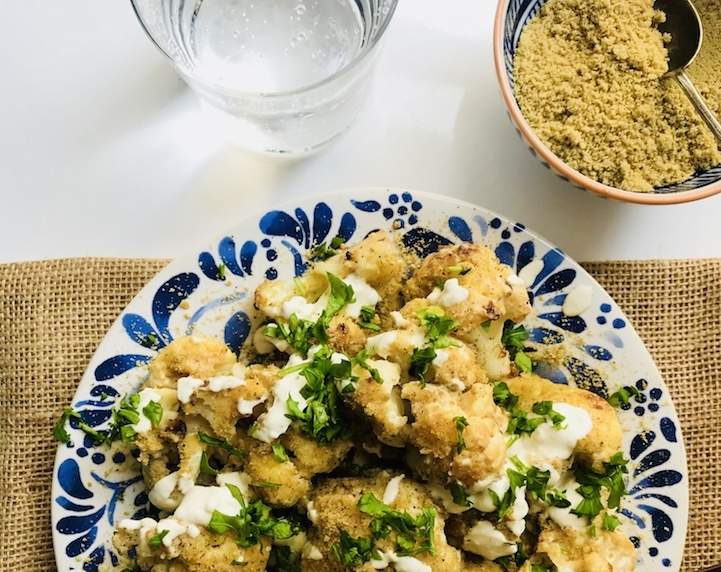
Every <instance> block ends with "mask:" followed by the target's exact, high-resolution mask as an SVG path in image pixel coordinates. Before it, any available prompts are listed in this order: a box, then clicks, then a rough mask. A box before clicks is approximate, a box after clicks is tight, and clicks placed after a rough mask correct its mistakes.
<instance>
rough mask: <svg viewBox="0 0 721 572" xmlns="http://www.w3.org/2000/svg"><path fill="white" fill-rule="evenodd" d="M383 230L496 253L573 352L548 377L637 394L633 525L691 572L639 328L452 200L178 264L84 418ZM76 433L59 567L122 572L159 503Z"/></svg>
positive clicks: (221, 245)
mask: <svg viewBox="0 0 721 572" xmlns="http://www.w3.org/2000/svg"><path fill="white" fill-rule="evenodd" d="M376 229H388V230H391V229H393V230H396V231H398V232H399V233H400V234H401V239H402V241H403V243H404V244H405V245H406V246H407V247H408V248H410V249H412V250H414V251H415V252H417V253H418V254H419V255H420V256H426V255H428V254H429V253H430V252H433V251H435V250H437V249H438V248H440V247H441V246H444V245H447V244H452V243H458V242H483V243H485V244H487V245H488V246H489V247H491V248H492V249H493V250H494V251H495V253H496V255H497V256H498V257H499V259H500V260H502V261H503V262H504V263H505V264H508V265H509V266H511V267H512V268H513V269H514V270H515V271H516V272H517V273H520V274H526V279H527V280H528V282H529V283H530V286H529V288H528V291H529V296H530V298H531V300H532V302H533V306H534V310H535V316H534V317H533V318H530V319H529V320H528V321H527V324H528V326H529V328H530V332H531V340H530V343H531V344H532V345H535V346H536V347H537V348H539V349H541V348H542V347H543V346H552V345H555V344H560V343H563V342H565V341H567V340H569V341H570V340H572V341H573V343H571V344H567V347H569V348H571V349H569V350H568V351H566V352H565V357H564V358H563V360H562V361H561V363H558V364H555V365H553V366H549V365H545V364H543V365H542V366H541V367H540V368H539V373H540V374H541V375H543V376H544V377H547V378H549V379H551V380H552V381H554V382H556V383H564V384H571V385H575V386H580V387H584V388H586V389H589V390H591V391H594V392H595V393H597V394H599V395H602V396H604V397H607V396H608V395H609V393H611V392H612V391H615V389H617V388H618V387H620V386H624V385H633V386H635V387H636V388H637V389H638V395H637V396H635V397H634V398H633V401H632V403H631V405H629V406H628V407H627V408H626V409H625V410H622V411H621V412H620V418H621V422H622V425H623V427H624V430H625V435H624V453H625V455H626V456H627V457H629V458H630V459H631V464H630V474H629V483H628V488H629V496H628V497H627V498H626V500H625V504H624V506H623V509H622V513H623V515H625V516H626V517H627V522H626V523H625V525H624V526H625V527H626V529H625V530H626V531H627V532H628V534H629V537H630V538H631V540H632V541H633V542H634V543H635V544H636V546H637V547H638V549H639V551H638V554H639V568H638V569H639V570H640V571H651V570H658V569H660V568H664V569H669V570H678V568H679V566H680V562H681V556H682V553H683V543H684V538H685V530H686V521H687V513H688V489H687V487H688V485H687V477H686V475H687V470H686V457H685V452H684V448H683V443H682V439H681V434H680V429H679V424H678V417H677V415H676V413H675V411H674V408H673V405H672V403H671V401H670V398H669V396H668V390H667V389H666V386H665V385H664V383H663V381H662V380H661V377H660V375H659V373H658V371H657V369H656V367H655V366H654V364H653V361H652V359H651V357H650V356H649V354H648V352H647V351H646V350H645V348H644V347H643V344H642V343H641V341H640V339H639V338H638V336H637V335H636V333H635V332H634V331H633V328H632V327H631V326H630V325H629V323H628V320H627V319H626V318H625V317H624V316H623V314H622V312H621V311H620V309H619V308H618V307H617V306H616V305H615V303H614V302H613V301H612V300H611V299H610V297H609V296H608V294H606V293H605V292H604V290H603V289H602V288H601V287H600V286H599V285H598V284H597V283H596V282H594V281H593V279H592V278H591V277H590V276H589V275H588V274H587V273H586V272H585V271H584V270H583V269H582V268H581V267H580V266H579V265H578V264H576V263H575V262H574V261H573V260H571V259H570V258H568V257H567V256H566V255H565V254H564V253H563V252H562V251H561V250H559V249H558V248H555V247H553V246H550V245H549V244H548V243H547V242H545V241H544V240H543V239H541V238H539V237H538V236H536V235H534V234H533V233H531V232H530V231H528V230H527V229H526V228H525V226H524V225H522V224H520V223H516V222H510V221H508V220H506V219H504V218H502V217H500V216H497V215H495V214H493V213H491V212H488V211H486V210H484V209H481V208H479V207H476V206H474V205H470V204H466V203H460V202H457V201H453V200H450V199H447V198H444V197H441V196H437V195H429V194H423V193H415V192H409V191H397V192H396V191H383V190H367V191H355V192H347V193H337V194H334V195H330V196H328V197H326V198H324V199H323V200H311V199H307V200H303V201H299V203H298V205H293V207H292V208H287V209H284V210H272V211H269V212H267V213H265V214H263V215H262V216H261V217H259V218H258V219H257V220H251V221H246V223H244V224H240V225H238V227H237V229H236V230H235V232H233V233H231V234H228V235H225V236H222V237H220V238H219V239H218V240H217V241H215V242H214V243H213V244H212V245H211V246H210V247H209V248H206V249H203V250H201V251H200V252H199V254H197V255H196V256H191V257H189V258H185V259H179V260H177V261H175V262H173V263H171V264H170V265H169V266H168V267H167V268H165V269H164V270H163V271H161V272H160V274H159V275H158V276H156V277H155V278H154V279H153V280H152V281H151V282H150V283H149V284H148V285H147V286H146V287H145V288H144V289H143V290H142V291H141V292H140V293H139V294H138V296H136V298H135V299H134V300H133V301H132V302H131V303H130V305H129V306H128V307H127V308H126V309H125V311H124V312H123V313H122V314H121V316H120V317H119V319H118V320H117V321H116V323H115V324H114V325H113V326H112V328H111V330H110V331H109V332H108V334H107V336H106V338H105V339H104V340H103V342H102V343H101V344H100V346H99V348H98V350H97V351H96V353H95V355H94V356H93V358H92V360H91V363H90V365H89V367H88V370H87V371H86V373H85V375H84V376H83V379H82V381H81V383H80V385H79V388H78V392H77V394H76V396H75V399H74V400H73V406H74V407H75V408H76V409H77V410H78V411H79V412H80V415H81V417H82V419H83V421H85V422H86V423H88V424H89V425H90V426H92V427H95V428H98V429H101V430H102V429H103V428H104V427H105V426H106V424H107V423H108V422H109V420H110V417H111V411H112V408H113V407H114V406H115V404H116V402H117V401H118V400H119V399H120V397H121V396H122V395H123V394H124V393H125V392H127V391H129V390H130V389H133V388H135V387H137V386H138V385H139V384H140V383H141V382H142V379H143V377H142V375H143V369H142V367H136V366H142V365H143V364H146V363H147V362H148V361H149V360H150V359H152V358H153V356H154V355H155V354H156V353H157V352H158V351H159V350H160V349H162V348H163V347H165V346H166V345H167V344H169V343H170V342H171V341H172V340H173V339H174V338H175V337H177V336H180V335H185V334H191V333H193V332H200V333H203V334H205V335H213V336H216V337H218V338H220V339H223V340H224V341H225V343H226V344H227V345H228V347H230V348H231V349H233V350H234V351H235V352H238V351H240V349H241V347H242V346H243V344H244V343H246V341H247V340H248V337H249V334H250V332H251V329H252V323H253V318H252V316H253V311H252V296H251V295H249V294H250V293H252V291H253V289H254V288H255V287H256V286H257V284H259V283H260V282H261V281H262V280H263V279H265V278H268V279H275V278H278V277H286V278H287V277H291V276H297V275H300V274H302V273H303V272H304V271H305V269H306V267H307V256H306V255H307V252H308V250H309V249H311V248H313V247H314V246H316V245H318V244H321V243H323V242H325V241H329V240H331V239H332V238H334V237H335V236H340V237H342V238H343V239H344V240H360V239H361V238H363V237H364V236H366V235H367V234H368V233H369V232H372V231H373V230H376ZM579 285H587V287H590V288H591V291H592V300H591V303H590V306H589V307H588V308H587V309H586V310H584V311H583V312H581V314H580V315H572V316H569V315H566V314H565V313H564V302H565V300H566V297H567V296H568V295H569V293H570V292H571V291H572V290H573V289H574V288H576V287H578V286H579ZM71 434H72V441H71V443H69V444H67V445H61V446H60V447H59V449H58V454H57V459H56V464H55V469H54V479H53V490H52V498H53V505H52V524H53V532H54V543H55V553H56V560H57V565H58V569H59V570H61V571H66V570H83V571H85V572H96V571H97V570H99V569H100V568H99V567H100V566H101V565H105V564H107V563H110V564H115V563H116V562H117V555H116V554H115V553H114V551H113V547H112V543H111V542H110V539H111V536H112V529H113V526H114V524H115V523H116V522H117V521H118V520H120V519H121V518H127V517H131V518H139V517H142V516H143V515H145V514H146V511H147V510H148V498H147V494H146V492H145V490H144V487H143V483H142V479H141V477H140V475H139V473H138V471H137V467H135V466H134V465H133V461H132V459H130V458H129V457H130V456H129V455H128V451H127V450H124V449H122V447H120V446H118V445H116V446H113V448H111V449H108V448H105V447H95V446H94V445H93V442H92V440H91V439H89V438H88V437H86V436H84V435H83V434H82V432H80V431H79V430H78V429H77V424H76V423H75V421H72V422H71Z"/></svg>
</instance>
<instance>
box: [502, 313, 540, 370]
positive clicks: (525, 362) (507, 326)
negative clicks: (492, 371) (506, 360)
mask: <svg viewBox="0 0 721 572" xmlns="http://www.w3.org/2000/svg"><path fill="white" fill-rule="evenodd" d="M528 338H529V334H528V330H526V328H525V327H524V326H523V325H520V324H519V325H515V324H514V323H513V322H511V321H510V320H507V321H506V322H505V323H504V324H503V334H502V335H501V343H502V344H503V346H504V347H505V348H506V350H507V351H508V355H510V356H511V359H512V360H513V363H515V364H516V367H517V368H518V369H519V370H520V371H522V372H525V373H530V372H532V371H533V360H531V358H530V356H529V355H528V354H527V353H526V352H525V342H526V340H528Z"/></svg>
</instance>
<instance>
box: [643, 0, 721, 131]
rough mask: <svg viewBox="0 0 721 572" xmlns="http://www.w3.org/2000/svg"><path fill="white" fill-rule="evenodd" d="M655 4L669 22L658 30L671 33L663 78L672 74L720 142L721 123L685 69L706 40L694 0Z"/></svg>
mask: <svg viewBox="0 0 721 572" xmlns="http://www.w3.org/2000/svg"><path fill="white" fill-rule="evenodd" d="M654 7H655V8H658V9H659V10H661V11H662V12H664V13H665V14H666V21H665V22H663V23H662V24H659V27H658V28H659V30H660V31H661V32H663V33H668V34H669V35H670V36H671V41H670V43H669V44H668V45H667V46H666V49H667V50H668V72H666V74H665V76H664V77H673V78H675V79H676V81H678V83H679V85H680V86H681V89H683V91H684V93H685V94H686V96H687V97H688V98H689V99H690V100H691V103H693V106H694V107H695V108H696V111H698V112H699V114H700V115H701V117H702V118H703V120H704V121H705V122H706V125H708V128H709V129H710V130H711V131H712V133H713V134H714V135H715V136H716V139H717V140H718V142H719V143H721V123H719V120H718V119H717V118H716V115H715V114H714V112H713V111H711V109H709V107H708V105H707V104H706V101H705V100H704V98H703V97H702V96H701V94H700V93H699V92H698V90H697V89H696V87H695V86H694V85H693V82H692V81H691V78H690V77H689V76H688V74H687V73H686V71H685V70H686V68H688V66H690V65H691V63H693V61H694V59H696V56H697V55H698V53H699V51H700V50H701V42H703V25H702V24H701V18H700V17H699V15H698V11H697V10H696V8H695V7H694V5H693V4H692V3H691V0H656V3H655V6H654Z"/></svg>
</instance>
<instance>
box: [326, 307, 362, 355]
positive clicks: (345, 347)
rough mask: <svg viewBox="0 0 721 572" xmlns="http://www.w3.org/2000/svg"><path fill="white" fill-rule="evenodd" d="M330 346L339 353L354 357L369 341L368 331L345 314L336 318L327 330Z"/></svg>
mask: <svg viewBox="0 0 721 572" xmlns="http://www.w3.org/2000/svg"><path fill="white" fill-rule="evenodd" d="M326 331H327V333H328V345H330V347H331V348H333V350H335V351H337V352H341V353H344V354H346V355H350V356H354V355H356V354H357V353H358V352H359V351H361V350H362V349H363V348H364V347H365V345H366V340H367V339H368V330H364V329H363V328H361V327H360V326H359V325H358V324H357V323H356V322H355V321H354V320H353V319H352V318H350V317H348V316H346V315H345V314H339V315H337V316H334V317H333V319H332V320H331V321H330V324H329V325H328V329H327V330H326Z"/></svg>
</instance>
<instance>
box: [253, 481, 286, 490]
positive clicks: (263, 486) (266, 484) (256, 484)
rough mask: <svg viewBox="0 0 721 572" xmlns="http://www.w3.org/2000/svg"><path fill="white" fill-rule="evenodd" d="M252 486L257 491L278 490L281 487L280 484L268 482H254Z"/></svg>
mask: <svg viewBox="0 0 721 572" xmlns="http://www.w3.org/2000/svg"><path fill="white" fill-rule="evenodd" d="M253 486H254V487H258V488H259V489H279V488H280V487H281V485H280V483H271V482H270V481H255V482H254V483H253Z"/></svg>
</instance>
